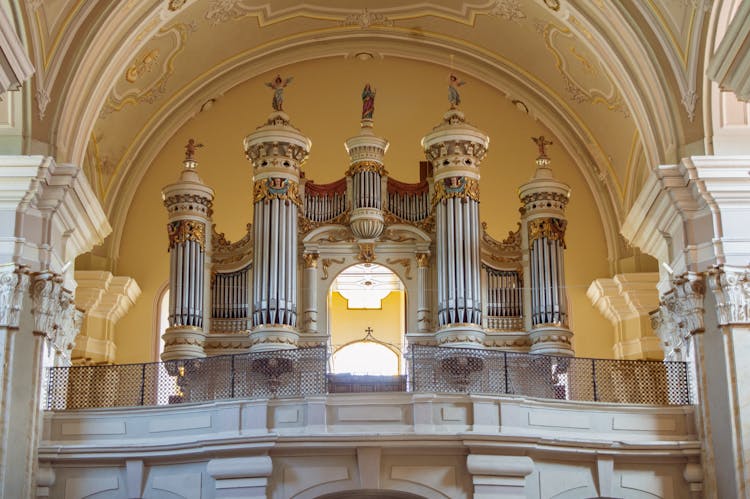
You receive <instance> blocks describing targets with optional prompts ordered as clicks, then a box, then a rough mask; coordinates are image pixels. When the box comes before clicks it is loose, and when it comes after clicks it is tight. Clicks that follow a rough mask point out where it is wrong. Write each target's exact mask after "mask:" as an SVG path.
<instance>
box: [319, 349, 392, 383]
mask: <svg viewBox="0 0 750 499" xmlns="http://www.w3.org/2000/svg"><path fill="white" fill-rule="evenodd" d="M398 360H399V359H398V354H397V353H396V352H394V351H393V350H391V349H390V348H388V347H387V346H385V345H381V344H380V343H377V342H374V341H358V342H356V343H351V344H349V345H346V346H344V347H341V348H340V349H339V350H338V351H336V353H334V354H333V362H332V363H333V372H334V373H341V374H343V373H349V374H375V375H381V376H392V375H397V374H398V367H399V366H398V364H399V362H398Z"/></svg>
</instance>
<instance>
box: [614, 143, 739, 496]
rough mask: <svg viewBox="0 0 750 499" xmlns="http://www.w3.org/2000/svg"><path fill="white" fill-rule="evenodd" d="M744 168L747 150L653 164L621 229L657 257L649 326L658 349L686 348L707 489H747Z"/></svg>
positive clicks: (728, 492)
mask: <svg viewBox="0 0 750 499" xmlns="http://www.w3.org/2000/svg"><path fill="white" fill-rule="evenodd" d="M748 171H750V156H700V157H691V158H685V159H683V160H682V161H681V162H680V163H679V164H677V165H663V166H659V167H658V168H657V169H656V171H655V172H654V173H652V175H651V176H650V177H649V179H648V180H647V181H646V183H645V185H644V188H643V189H642V191H641V194H640V195H639V197H638V199H637V200H636V202H635V203H634V206H633V209H631V211H630V213H629V214H628V216H627V217H626V219H625V222H624V224H623V227H622V234H623V236H625V238H626V239H628V240H629V241H630V242H631V244H633V245H634V246H638V247H639V248H641V250H642V251H643V252H645V253H648V254H650V255H651V256H653V257H655V258H657V259H658V260H659V261H660V263H661V264H662V265H661V269H660V272H661V274H660V280H659V285H658V287H659V291H660V292H661V293H662V301H661V304H660V313H659V314H655V315H654V319H655V320H654V325H655V326H656V328H657V331H658V332H659V333H660V334H661V335H662V336H663V337H665V338H666V337H667V335H669V341H668V342H667V343H668V345H667V347H668V349H669V350H671V352H672V353H671V354H670V351H669V350H668V352H667V353H668V354H670V355H683V354H684V352H687V355H686V358H687V359H688V360H689V361H690V362H691V365H692V368H693V369H694V371H695V373H696V378H697V385H698V390H697V392H698V398H699V400H698V402H699V407H700V411H701V415H700V418H699V421H700V433H701V439H702V441H703V445H702V456H701V461H702V464H703V481H704V483H703V486H704V488H705V495H706V497H747V495H748V493H749V490H748V486H747V484H748V482H750V474H749V473H748V470H749V469H750V445H748V444H747V435H749V434H750V393H749V392H748V386H750V379H748V376H747V375H746V373H747V371H748V370H747V367H746V366H745V365H744V364H745V363H746V362H747V359H748V358H750V341H748V339H747V338H748V337H750V308H748V307H749V305H748V303H750V297H749V296H748V290H750V279H749V278H748V271H749V270H750V267H749V266H748V262H750V224H748V222H747V221H748V220H750V181H749V180H748V175H747V172H748ZM704 281H705V282H707V283H708V286H705V285H704V284H702V283H703V282H704ZM699 283H701V284H699ZM706 287H708V288H710V290H706V289H705V288H706ZM704 291H705V293H704ZM670 317H671V319H670ZM701 331H703V332H702V333H701V334H694V333H700V332H701ZM678 358H679V357H678Z"/></svg>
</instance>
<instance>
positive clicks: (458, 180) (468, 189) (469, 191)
mask: <svg viewBox="0 0 750 499" xmlns="http://www.w3.org/2000/svg"><path fill="white" fill-rule="evenodd" d="M452 198H458V199H462V200H463V201H464V202H466V200H467V199H473V200H474V201H476V202H477V203H478V202H479V182H478V181H477V180H475V179H473V178H467V177H448V178H445V179H443V180H442V181H440V182H435V196H434V197H433V198H432V206H433V207H435V205H437V204H438V203H440V202H441V201H442V202H445V201H447V200H448V199H452Z"/></svg>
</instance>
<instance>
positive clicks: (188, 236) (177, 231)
mask: <svg viewBox="0 0 750 499" xmlns="http://www.w3.org/2000/svg"><path fill="white" fill-rule="evenodd" d="M205 228H206V226H205V225H204V224H203V222H197V221H195V220H177V221H175V222H169V224H167V232H168V234H169V249H170V250H171V249H172V248H174V247H175V246H177V245H178V244H182V243H184V242H185V241H196V242H198V244H200V247H201V249H205V242H206V231H205Z"/></svg>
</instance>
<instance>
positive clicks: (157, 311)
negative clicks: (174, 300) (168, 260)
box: [152, 280, 169, 362]
mask: <svg viewBox="0 0 750 499" xmlns="http://www.w3.org/2000/svg"><path fill="white" fill-rule="evenodd" d="M167 327H169V281H168V280H167V281H164V282H163V283H162V285H161V286H159V289H158V291H157V292H156V295H154V304H153V332H152V336H153V350H152V351H153V358H154V361H155V362H161V352H162V349H163V341H162V339H161V337H162V335H163V334H164V330H165V329H166V328H167Z"/></svg>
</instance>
